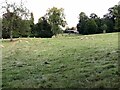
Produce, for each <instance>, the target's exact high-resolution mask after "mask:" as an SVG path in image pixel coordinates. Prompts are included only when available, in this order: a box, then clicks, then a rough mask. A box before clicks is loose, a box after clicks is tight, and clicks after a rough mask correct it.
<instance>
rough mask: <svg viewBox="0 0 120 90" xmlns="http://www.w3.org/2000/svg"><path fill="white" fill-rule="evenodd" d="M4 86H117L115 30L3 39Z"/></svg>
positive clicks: (116, 39)
mask: <svg viewBox="0 0 120 90" xmlns="http://www.w3.org/2000/svg"><path fill="white" fill-rule="evenodd" d="M0 47H1V48H2V81H3V82H2V83H3V84H2V87H3V88H118V87H120V86H119V82H120V77H119V75H120V74H119V72H118V52H119V51H118V33H108V34H98V35H97V34H96V35H63V36H58V37H53V38H16V39H14V41H13V42H10V41H9V40H2V45H1V46H0Z"/></svg>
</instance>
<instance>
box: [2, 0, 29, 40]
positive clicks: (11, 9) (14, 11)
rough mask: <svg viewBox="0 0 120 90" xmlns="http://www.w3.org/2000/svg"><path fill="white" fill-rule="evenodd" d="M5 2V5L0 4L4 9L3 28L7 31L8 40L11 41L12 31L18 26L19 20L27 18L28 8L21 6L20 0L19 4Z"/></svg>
mask: <svg viewBox="0 0 120 90" xmlns="http://www.w3.org/2000/svg"><path fill="white" fill-rule="evenodd" d="M5 3H6V5H5V6H2V8H3V9H4V10H5V12H4V14H3V30H7V31H8V33H9V36H10V40H11V41H12V40H13V31H15V30H16V29H17V28H18V27H19V24H20V22H19V21H20V20H22V19H27V18H28V15H29V10H28V9H27V8H26V7H24V6H23V2H22V0H21V3H20V5H16V3H12V4H9V3H8V1H7V0H6V1H5ZM3 32H4V31H3Z"/></svg>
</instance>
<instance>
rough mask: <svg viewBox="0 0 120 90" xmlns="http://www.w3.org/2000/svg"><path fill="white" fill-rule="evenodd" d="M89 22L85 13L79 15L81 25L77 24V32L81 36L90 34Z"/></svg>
mask: <svg viewBox="0 0 120 90" xmlns="http://www.w3.org/2000/svg"><path fill="white" fill-rule="evenodd" d="M87 21H88V16H87V15H86V14H85V13H84V12H81V13H80V14H79V23H78V24H77V30H78V32H79V33H80V34H88V31H87V27H86V25H87Z"/></svg>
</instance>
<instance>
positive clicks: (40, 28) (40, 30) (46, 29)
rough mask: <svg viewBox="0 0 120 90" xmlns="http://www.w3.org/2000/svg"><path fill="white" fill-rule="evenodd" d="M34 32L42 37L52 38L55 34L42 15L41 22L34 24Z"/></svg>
mask: <svg viewBox="0 0 120 90" xmlns="http://www.w3.org/2000/svg"><path fill="white" fill-rule="evenodd" d="M32 33H33V35H34V36H36V37H41V38H51V37H52V36H53V32H52V30H51V25H50V24H49V23H48V22H47V20H46V19H45V18H44V17H41V18H40V19H39V22H38V23H37V24H35V25H34V26H33V28H32Z"/></svg>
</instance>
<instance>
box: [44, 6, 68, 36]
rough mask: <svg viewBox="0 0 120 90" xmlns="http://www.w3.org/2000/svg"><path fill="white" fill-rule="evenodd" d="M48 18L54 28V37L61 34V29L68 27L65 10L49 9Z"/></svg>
mask: <svg viewBox="0 0 120 90" xmlns="http://www.w3.org/2000/svg"><path fill="white" fill-rule="evenodd" d="M46 17H47V19H48V22H49V23H50V25H51V26H52V32H53V34H54V35H57V34H59V33H60V32H61V30H62V29H61V27H65V25H66V21H65V15H64V9H63V8H60V9H58V8H56V7H53V8H50V9H48V10H47V14H46Z"/></svg>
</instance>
